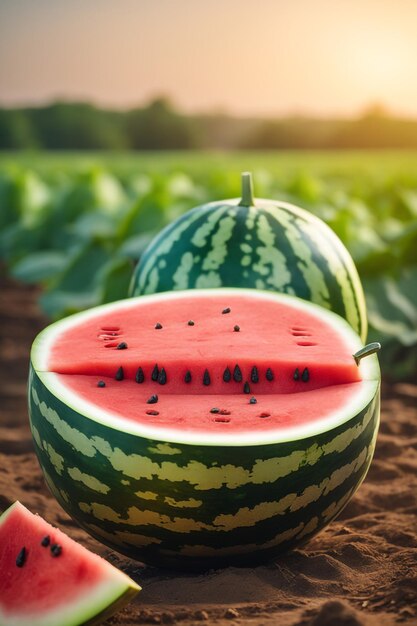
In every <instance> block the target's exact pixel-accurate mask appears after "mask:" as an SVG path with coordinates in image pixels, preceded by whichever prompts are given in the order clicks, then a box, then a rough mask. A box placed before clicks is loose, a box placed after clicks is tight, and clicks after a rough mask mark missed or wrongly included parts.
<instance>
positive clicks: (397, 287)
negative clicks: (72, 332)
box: [0, 154, 417, 379]
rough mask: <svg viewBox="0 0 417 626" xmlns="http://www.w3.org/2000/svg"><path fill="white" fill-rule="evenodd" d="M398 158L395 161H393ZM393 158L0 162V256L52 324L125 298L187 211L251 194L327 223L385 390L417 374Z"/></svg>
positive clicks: (413, 264) (412, 275)
mask: <svg viewBox="0 0 417 626" xmlns="http://www.w3.org/2000/svg"><path fill="white" fill-rule="evenodd" d="M398 159H400V160H398ZM398 159H397V158H396V157H395V156H393V157H390V158H387V157H386V156H385V157H382V156H379V157H378V156H375V155H374V156H372V155H367V156H360V155H359V156H357V155H356V156H354V157H352V156H343V155H334V156H332V155H329V154H323V155H320V154H317V155H314V154H312V155H309V156H301V157H297V156H294V155H288V158H285V157H284V156H283V155H279V156H274V155H271V154H269V155H265V156H263V155H261V154H257V155H256V156H251V157H250V158H249V157H246V156H245V155H239V156H233V155H231V156H227V155H205V154H192V155H188V156H186V157H184V156H183V155H175V154H172V155H169V156H167V155H157V154H156V155H154V156H153V157H152V158H150V157H127V156H120V157H116V156H115V157H113V159H111V158H109V157H107V158H101V157H96V158H94V157H91V158H90V159H87V160H86V161H83V160H82V159H79V158H77V157H62V158H60V157H57V158H56V159H54V158H53V157H52V156H49V157H45V158H44V157H42V156H41V157H35V156H33V157H30V158H28V157H21V158H15V157H14V156H13V157H10V158H4V157H3V158H1V159H0V257H1V258H2V259H3V262H4V263H5V265H6V266H7V268H8V271H9V272H10V273H11V275H12V276H14V277H15V278H17V279H19V280H21V281H24V282H27V283H37V284H40V285H42V287H43V289H42V295H41V296H40V306H41V307H42V309H43V310H44V311H45V313H46V314H47V315H48V316H50V317H51V318H59V317H62V316H65V315H68V314H70V313H72V312H75V311H78V310H81V309H85V308H87V307H91V306H94V305H97V304H100V303H104V302H110V301H113V300H116V299H119V298H124V297H125V296H126V293H127V290H128V285H129V281H130V278H131V274H132V269H133V266H134V264H135V263H136V262H137V261H138V259H139V258H140V256H141V254H142V252H143V250H144V249H145V247H146V245H147V243H148V242H149V240H150V239H151V237H152V236H153V235H154V234H155V233H156V232H157V231H158V230H160V229H161V228H162V227H163V226H164V225H165V224H167V223H168V222H170V221H171V220H172V219H174V218H176V217H177V216H178V215H180V214H181V213H182V212H184V211H186V210H188V209H190V208H191V207H193V206H195V205H197V204H201V203H204V202H206V201H212V200H216V199H220V198H227V197H236V196H238V195H239V185H240V171H241V170H242V169H248V167H249V168H250V169H252V171H253V174H254V179H255V186H256V195H258V196H259V197H267V198H274V199H282V200H287V201H290V202H294V203H295V204H298V205H300V206H303V207H304V208H306V209H308V210H310V211H312V212H313V213H315V214H316V215H318V216H319V217H321V218H322V219H324V220H325V221H326V222H327V223H328V224H329V225H330V226H331V227H332V228H333V229H334V230H335V232H336V233H337V234H338V235H339V237H340V238H341V239H342V241H343V242H344V243H345V245H346V246H347V248H348V249H349V251H350V252H351V254H352V256H353V258H354V261H355V263H356V265H357V268H358V271H359V273H360V276H361V279H362V282H363V285H364V290H365V294H366V298H367V305H368V311H369V322H370V333H369V335H370V336H369V339H370V340H374V339H378V340H380V341H381V342H382V343H383V351H382V352H381V359H382V363H383V367H384V372H385V374H386V375H387V376H388V377H390V378H392V379H406V378H412V377H413V376H414V377H415V375H416V373H417V164H414V163H415V162H416V161H417V160H416V159H415V158H414V161H413V160H408V159H407V157H406V156H405V157H404V156H403V157H398Z"/></svg>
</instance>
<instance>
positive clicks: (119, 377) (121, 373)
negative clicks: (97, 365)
mask: <svg viewBox="0 0 417 626" xmlns="http://www.w3.org/2000/svg"><path fill="white" fill-rule="evenodd" d="M124 377H125V374H124V371H123V367H122V366H120V367H119V369H118V370H117V372H116V376H115V379H116V380H123V379H124Z"/></svg>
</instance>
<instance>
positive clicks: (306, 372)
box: [301, 367, 310, 383]
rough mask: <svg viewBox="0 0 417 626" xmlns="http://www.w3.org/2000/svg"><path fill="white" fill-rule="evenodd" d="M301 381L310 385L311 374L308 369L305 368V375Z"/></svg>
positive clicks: (303, 374)
mask: <svg viewBox="0 0 417 626" xmlns="http://www.w3.org/2000/svg"><path fill="white" fill-rule="evenodd" d="M301 380H302V381H303V383H308V381H309V380H310V373H309V371H308V368H307V367H305V368H304V370H303V373H302V374H301Z"/></svg>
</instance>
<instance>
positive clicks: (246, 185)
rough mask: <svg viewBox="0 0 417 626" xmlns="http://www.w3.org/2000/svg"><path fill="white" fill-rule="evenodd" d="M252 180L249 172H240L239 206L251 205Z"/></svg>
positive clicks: (252, 200) (252, 203) (252, 202)
mask: <svg viewBox="0 0 417 626" xmlns="http://www.w3.org/2000/svg"><path fill="white" fill-rule="evenodd" d="M253 205H254V199H253V182H252V174H251V173H250V172H242V199H241V201H240V202H239V206H253Z"/></svg>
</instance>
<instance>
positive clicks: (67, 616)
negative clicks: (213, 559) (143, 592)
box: [0, 502, 140, 626]
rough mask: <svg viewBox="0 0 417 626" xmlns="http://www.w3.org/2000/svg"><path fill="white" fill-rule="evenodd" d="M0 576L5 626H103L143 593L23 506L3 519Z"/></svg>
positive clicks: (1, 617)
mask: <svg viewBox="0 0 417 626" xmlns="http://www.w3.org/2000/svg"><path fill="white" fill-rule="evenodd" d="M0 572H1V575H0V625H1V626H26V625H29V624H30V626H58V625H59V626H78V625H80V624H87V623H88V624H93V623H94V624H98V623H100V622H101V621H102V620H104V619H106V618H107V617H109V616H110V615H112V614H113V613H115V612H116V611H117V610H119V609H120V608H121V607H122V606H124V604H126V603H127V602H129V600H130V599H131V598H132V597H133V596H134V595H135V594H136V593H137V592H138V591H140V587H138V585H137V584H136V583H135V582H133V580H131V579H130V578H129V577H128V576H126V574H123V573H122V572H120V571H119V570H117V569H116V568H115V567H113V566H112V565H110V563H108V562H107V561H105V560H104V559H102V558H101V557H99V556H97V555H96V554H93V553H91V552H89V551H88V550H87V549H86V548H83V547H82V546H80V545H79V544H78V543H77V542H75V541H73V540H72V539H70V538H69V537H68V536H67V535H65V534H64V533H62V532H61V531H60V530H58V528H55V527H54V526H51V525H50V524H48V523H47V522H46V521H45V520H43V519H42V518H41V517H39V516H38V515H33V513H31V512H30V511H28V509H27V508H25V507H24V506H23V505H22V504H21V503H20V502H15V503H14V504H12V506H10V507H9V508H8V509H7V510H6V511H5V512H4V513H3V515H2V516H1V517H0Z"/></svg>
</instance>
